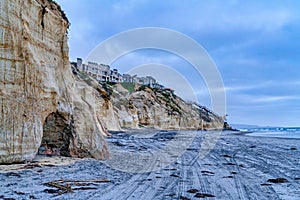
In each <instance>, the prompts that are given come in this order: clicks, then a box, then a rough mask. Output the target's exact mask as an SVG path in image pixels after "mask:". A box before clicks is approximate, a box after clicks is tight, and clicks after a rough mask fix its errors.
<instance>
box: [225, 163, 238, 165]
mask: <svg viewBox="0 0 300 200" xmlns="http://www.w3.org/2000/svg"><path fill="white" fill-rule="evenodd" d="M223 165H235V164H234V163H223Z"/></svg>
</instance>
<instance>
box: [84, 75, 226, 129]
mask: <svg viewBox="0 0 300 200" xmlns="http://www.w3.org/2000/svg"><path fill="white" fill-rule="evenodd" d="M78 74H79V75H80V74H81V75H80V76H81V78H83V77H82V76H83V75H84V74H82V73H79V72H78ZM85 76H87V75H85ZM82 80H85V81H87V82H89V84H90V85H93V87H94V88H95V89H97V90H98V91H99V92H100V94H101V95H99V96H98V98H97V101H96V104H97V105H96V109H97V110H96V112H97V116H98V117H99V118H100V119H102V120H103V123H104V126H106V127H107V129H108V130H113V131H118V130H122V128H132V129H139V128H156V129H177V130H178V129H192V130H199V129H200V130H209V129H223V128H224V119H223V118H222V117H220V116H218V115H216V114H214V113H213V112H211V111H210V110H208V109H207V108H205V107H202V106H200V105H197V104H195V103H187V102H185V101H184V100H182V99H181V98H180V97H178V96H176V95H175V94H174V93H173V91H171V90H168V89H165V90H158V89H153V88H149V87H146V86H141V85H138V84H131V83H121V84H109V83H102V84H100V85H99V84H98V83H97V82H96V81H95V80H93V79H92V78H89V77H86V78H85V79H84V78H83V79H82ZM123 86H124V87H125V88H124V87H123Z"/></svg>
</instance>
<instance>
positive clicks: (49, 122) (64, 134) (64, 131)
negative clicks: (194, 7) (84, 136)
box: [38, 112, 73, 157]
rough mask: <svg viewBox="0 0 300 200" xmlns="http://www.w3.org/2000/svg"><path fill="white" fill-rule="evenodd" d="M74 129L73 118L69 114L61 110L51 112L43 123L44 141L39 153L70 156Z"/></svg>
mask: <svg viewBox="0 0 300 200" xmlns="http://www.w3.org/2000/svg"><path fill="white" fill-rule="evenodd" d="M72 130H73V126H72V120H70V117H69V116H65V115H63V114H61V113H59V112H54V113H51V114H49V115H48V117H47V118H46V120H45V122H44V125H43V137H42V143H41V146H40V148H39V152H38V153H39V154H42V155H61V156H67V157H70V156H71V154H70V150H69V146H70V142H71V140H72Z"/></svg>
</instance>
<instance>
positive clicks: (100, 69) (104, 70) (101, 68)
mask: <svg viewBox="0 0 300 200" xmlns="http://www.w3.org/2000/svg"><path fill="white" fill-rule="evenodd" d="M72 64H73V65H75V66H76V67H77V69H78V70H80V71H82V72H85V73H86V74H88V75H89V76H91V77H93V78H95V79H96V80H98V81H99V82H114V83H119V82H128V83H138V84H141V85H147V86H149V87H152V88H158V89H162V88H163V86H162V85H160V84H158V83H157V81H156V79H155V78H153V77H152V76H146V77H139V76H137V75H133V76H132V75H130V74H123V75H121V74H120V73H119V71H118V70H117V69H113V70H111V69H110V66H109V65H105V64H98V63H95V62H88V64H84V63H83V61H82V59H81V58H77V63H76V62H74V63H72Z"/></svg>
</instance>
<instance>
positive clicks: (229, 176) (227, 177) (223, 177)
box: [223, 176, 233, 178]
mask: <svg viewBox="0 0 300 200" xmlns="http://www.w3.org/2000/svg"><path fill="white" fill-rule="evenodd" d="M223 178H233V176H223Z"/></svg>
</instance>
